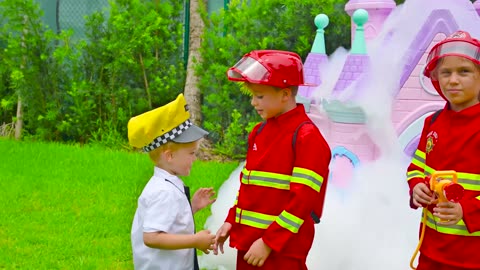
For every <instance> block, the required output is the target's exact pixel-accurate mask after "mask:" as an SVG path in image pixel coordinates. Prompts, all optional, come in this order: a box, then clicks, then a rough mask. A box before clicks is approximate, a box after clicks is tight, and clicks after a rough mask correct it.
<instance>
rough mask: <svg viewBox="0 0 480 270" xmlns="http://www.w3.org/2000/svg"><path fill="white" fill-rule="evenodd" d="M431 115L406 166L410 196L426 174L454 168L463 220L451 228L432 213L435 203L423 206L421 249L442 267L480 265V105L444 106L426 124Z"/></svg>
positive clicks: (479, 267) (475, 267) (471, 267)
mask: <svg viewBox="0 0 480 270" xmlns="http://www.w3.org/2000/svg"><path fill="white" fill-rule="evenodd" d="M431 118H432V117H431V116H430V117H427V118H426V119H425V123H424V128H423V131H422V135H421V138H420V142H419V145H418V149H417V151H416V152H415V155H414V157H413V159H412V163H411V164H410V166H409V167H408V171H407V179H408V184H409V186H410V195H411V194H412V190H413V187H414V186H415V185H417V184H418V183H420V182H423V181H424V177H425V176H428V175H431V174H432V173H433V172H434V171H439V170H454V171H456V172H457V176H458V183H459V184H461V185H462V186H463V187H464V189H465V194H464V196H463V199H462V200H461V201H460V204H461V206H462V209H463V220H461V221H460V222H458V223H457V224H456V225H453V226H446V225H441V224H439V223H438V221H439V219H438V218H436V217H434V216H433V215H432V213H433V207H434V206H429V207H428V208H426V209H424V211H427V215H428V219H427V224H426V225H427V226H426V231H425V238H424V240H423V243H422V246H421V249H420V252H421V253H422V254H424V255H425V256H428V257H429V258H430V259H432V260H435V261H437V262H440V263H443V264H446V265H452V266H456V267H463V268H467V269H480V256H479V251H478V250H479V248H480V157H479V155H480V104H477V105H475V106H472V107H469V108H467V109H464V110H462V111H460V112H455V111H452V110H450V109H449V107H448V105H447V106H446V107H445V108H444V109H443V110H442V111H441V113H440V114H439V115H438V118H437V119H436V120H435V121H434V122H433V123H432V124H431V125H430V122H431ZM411 207H412V208H415V207H414V206H413V205H412V204H411Z"/></svg>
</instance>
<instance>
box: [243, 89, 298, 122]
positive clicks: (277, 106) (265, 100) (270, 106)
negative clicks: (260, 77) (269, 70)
mask: <svg viewBox="0 0 480 270" xmlns="http://www.w3.org/2000/svg"><path fill="white" fill-rule="evenodd" d="M245 87H247V88H248V90H249V91H250V92H251V93H252V100H251V102H250V104H252V106H253V107H254V108H255V110H256V111H257V113H258V114H259V115H260V117H262V119H264V120H267V119H269V118H272V117H276V116H278V115H280V114H282V113H284V112H286V105H287V102H288V99H289V98H290V96H291V92H290V89H288V88H285V89H276V88H275V87H272V86H268V85H263V84H251V83H246V84H245Z"/></svg>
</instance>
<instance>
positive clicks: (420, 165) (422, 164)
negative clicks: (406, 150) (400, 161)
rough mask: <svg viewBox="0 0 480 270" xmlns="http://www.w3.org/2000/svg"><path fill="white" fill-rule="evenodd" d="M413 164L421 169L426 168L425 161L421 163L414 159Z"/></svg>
mask: <svg viewBox="0 0 480 270" xmlns="http://www.w3.org/2000/svg"><path fill="white" fill-rule="evenodd" d="M412 163H413V164H415V165H417V166H418V167H420V168H423V167H425V161H424V162H421V161H419V160H418V159H416V158H413V159H412Z"/></svg>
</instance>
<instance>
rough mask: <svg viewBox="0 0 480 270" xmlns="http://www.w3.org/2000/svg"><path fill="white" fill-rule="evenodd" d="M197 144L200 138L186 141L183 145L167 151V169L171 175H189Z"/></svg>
mask: <svg viewBox="0 0 480 270" xmlns="http://www.w3.org/2000/svg"><path fill="white" fill-rule="evenodd" d="M199 145H200V140H198V141H195V142H191V143H186V144H185V145H184V146H182V147H179V148H178V149H176V150H173V151H172V152H171V153H169V155H170V156H169V161H168V167H169V169H168V171H169V172H170V173H171V174H173V175H184V176H187V175H190V170H191V168H192V164H193V162H194V161H195V159H196V156H195V154H196V152H197V150H198V147H199Z"/></svg>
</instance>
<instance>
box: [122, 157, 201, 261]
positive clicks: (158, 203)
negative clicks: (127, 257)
mask: <svg viewBox="0 0 480 270" xmlns="http://www.w3.org/2000/svg"><path fill="white" fill-rule="evenodd" d="M194 230H195V229H194V223H193V215H192V210H191V208H190V204H189V202H188V200H187V197H186V196H185V192H184V187H183V181H182V180H181V179H180V178H178V177H177V176H174V175H171V174H169V173H168V172H166V171H165V170H163V169H160V168H158V167H155V168H154V174H153V176H152V178H150V180H149V181H148V183H147V185H146V186H145V188H144V189H143V191H142V194H141V195H140V197H139V198H138V207H137V211H136V212H135V217H134V219H133V224H132V231H131V240H132V250H133V262H134V265H135V269H136V270H146V269H155V270H192V269H193V257H194V249H193V248H190V249H178V250H164V249H155V248H149V247H147V246H146V245H145V244H144V242H143V233H144V232H165V233H168V234H194V233H195V231H194Z"/></svg>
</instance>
